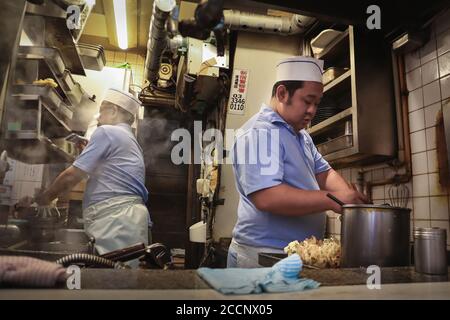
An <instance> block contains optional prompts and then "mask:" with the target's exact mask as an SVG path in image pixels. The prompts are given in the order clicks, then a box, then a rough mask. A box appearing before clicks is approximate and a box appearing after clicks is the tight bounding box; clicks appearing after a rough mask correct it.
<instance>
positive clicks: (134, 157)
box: [73, 123, 148, 209]
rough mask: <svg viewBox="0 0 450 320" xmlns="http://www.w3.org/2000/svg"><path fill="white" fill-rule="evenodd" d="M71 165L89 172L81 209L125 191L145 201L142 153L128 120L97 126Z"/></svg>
mask: <svg viewBox="0 0 450 320" xmlns="http://www.w3.org/2000/svg"><path fill="white" fill-rule="evenodd" d="M73 165H74V166H75V167H77V168H79V169H81V170H83V171H84V172H86V173H87V174H89V180H88V182H87V185H86V190H85V192H84V199H83V209H85V208H87V207H89V206H90V205H92V204H94V203H98V202H100V201H103V200H107V199H109V198H113V197H118V196H126V195H131V196H132V195H136V196H140V197H141V198H142V201H143V202H144V203H145V202H147V199H148V191H147V189H146V187H145V165H144V156H143V154H142V149H141V147H140V146H139V143H138V142H137V140H136V138H135V136H134V135H133V132H132V130H131V127H130V126H129V125H128V124H125V123H119V124H117V125H103V126H101V127H98V128H97V129H96V130H95V132H94V134H93V135H92V137H91V140H90V141H89V143H88V145H87V146H86V148H84V150H83V152H82V153H81V154H80V156H79V157H78V158H77V159H76V160H75V162H74V163H73Z"/></svg>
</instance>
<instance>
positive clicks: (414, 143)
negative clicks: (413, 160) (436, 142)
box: [411, 130, 427, 153]
mask: <svg viewBox="0 0 450 320" xmlns="http://www.w3.org/2000/svg"><path fill="white" fill-rule="evenodd" d="M426 149H427V144H426V136H425V130H421V131H417V132H414V133H411V152H412V153H417V152H422V151H425V150H426Z"/></svg>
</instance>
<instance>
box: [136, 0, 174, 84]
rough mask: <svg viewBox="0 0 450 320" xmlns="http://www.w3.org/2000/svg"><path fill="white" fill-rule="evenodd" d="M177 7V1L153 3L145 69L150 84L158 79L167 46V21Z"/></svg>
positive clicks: (145, 75) (168, 0) (162, 0)
mask: <svg viewBox="0 0 450 320" xmlns="http://www.w3.org/2000/svg"><path fill="white" fill-rule="evenodd" d="M175 5H176V2H175V0H155V2H154V3H153V13H152V17H151V19H150V28H149V33H148V42H147V56H146V58H145V69H144V77H145V79H146V80H148V81H149V82H150V83H154V82H155V81H156V80H157V79H158V72H159V67H160V65H161V56H162V54H163V51H164V49H165V48H166V46H167V31H166V21H167V19H168V18H169V15H170V12H171V11H172V10H173V8H175Z"/></svg>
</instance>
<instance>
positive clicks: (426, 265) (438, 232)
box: [414, 228, 448, 275]
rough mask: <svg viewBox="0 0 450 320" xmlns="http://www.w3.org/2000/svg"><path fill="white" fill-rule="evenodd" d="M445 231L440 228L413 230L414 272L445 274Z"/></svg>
mask: <svg viewBox="0 0 450 320" xmlns="http://www.w3.org/2000/svg"><path fill="white" fill-rule="evenodd" d="M446 243H447V231H446V230H445V229H440V228H415V229H414V267H415V270H416V272H419V273H426V274H432V275H442V274H447V272H448V267H447V249H446Z"/></svg>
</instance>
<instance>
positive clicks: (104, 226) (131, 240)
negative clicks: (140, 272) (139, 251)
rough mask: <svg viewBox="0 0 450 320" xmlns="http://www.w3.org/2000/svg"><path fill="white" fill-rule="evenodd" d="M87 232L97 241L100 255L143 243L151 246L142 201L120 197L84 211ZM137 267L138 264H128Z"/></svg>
mask: <svg viewBox="0 0 450 320" xmlns="http://www.w3.org/2000/svg"><path fill="white" fill-rule="evenodd" d="M83 219H84V230H85V232H86V234H87V235H88V236H92V237H94V238H95V249H96V250H97V252H98V254H99V255H102V254H105V253H107V252H110V251H114V250H117V249H123V248H126V247H129V246H132V245H134V244H136V243H139V242H142V243H144V244H145V245H148V228H149V226H151V221H150V215H149V213H148V210H147V207H146V206H145V205H144V204H143V202H142V198H141V197H138V196H119V197H114V198H111V199H108V200H104V201H100V202H98V203H95V204H93V205H91V206H89V207H87V208H86V209H84V210H83ZM127 264H128V265H130V266H131V267H135V268H136V267H138V266H139V260H138V259H135V260H132V261H129V262H127Z"/></svg>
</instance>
